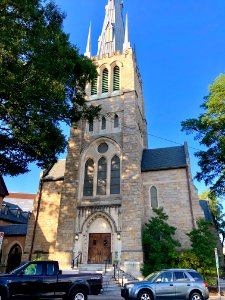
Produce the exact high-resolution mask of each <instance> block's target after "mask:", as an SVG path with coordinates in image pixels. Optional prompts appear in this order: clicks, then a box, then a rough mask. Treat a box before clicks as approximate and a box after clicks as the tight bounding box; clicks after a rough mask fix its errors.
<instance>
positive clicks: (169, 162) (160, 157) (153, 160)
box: [141, 146, 187, 172]
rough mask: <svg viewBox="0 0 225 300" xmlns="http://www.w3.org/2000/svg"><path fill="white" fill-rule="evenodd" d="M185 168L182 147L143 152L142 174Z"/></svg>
mask: <svg viewBox="0 0 225 300" xmlns="http://www.w3.org/2000/svg"><path fill="white" fill-rule="evenodd" d="M186 166H187V162H186V156H185V150H184V146H177V147H169V148H158V149H146V150H144V151H143V155H142V162H141V170H142V172H146V171H157V170H168V169H177V168H185V167H186Z"/></svg>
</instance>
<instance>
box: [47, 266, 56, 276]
mask: <svg viewBox="0 0 225 300" xmlns="http://www.w3.org/2000/svg"><path fill="white" fill-rule="evenodd" d="M46 274H47V275H49V276H51V275H56V270H55V264H52V263H48V264H47V270H46Z"/></svg>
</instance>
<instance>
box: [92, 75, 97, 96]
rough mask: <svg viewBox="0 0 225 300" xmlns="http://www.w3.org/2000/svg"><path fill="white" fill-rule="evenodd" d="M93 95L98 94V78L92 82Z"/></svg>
mask: <svg viewBox="0 0 225 300" xmlns="http://www.w3.org/2000/svg"><path fill="white" fill-rule="evenodd" d="M91 95H97V78H94V79H93V80H92V82H91Z"/></svg>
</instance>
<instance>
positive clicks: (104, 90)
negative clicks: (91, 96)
mask: <svg viewBox="0 0 225 300" xmlns="http://www.w3.org/2000/svg"><path fill="white" fill-rule="evenodd" d="M108 91H109V71H108V70H107V69H104V70H103V72H102V93H108Z"/></svg>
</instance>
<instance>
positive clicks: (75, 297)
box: [70, 290, 87, 300]
mask: <svg viewBox="0 0 225 300" xmlns="http://www.w3.org/2000/svg"><path fill="white" fill-rule="evenodd" d="M70 300H87V293H86V292H85V291H83V290H76V291H73V292H72V293H71V295H70Z"/></svg>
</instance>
